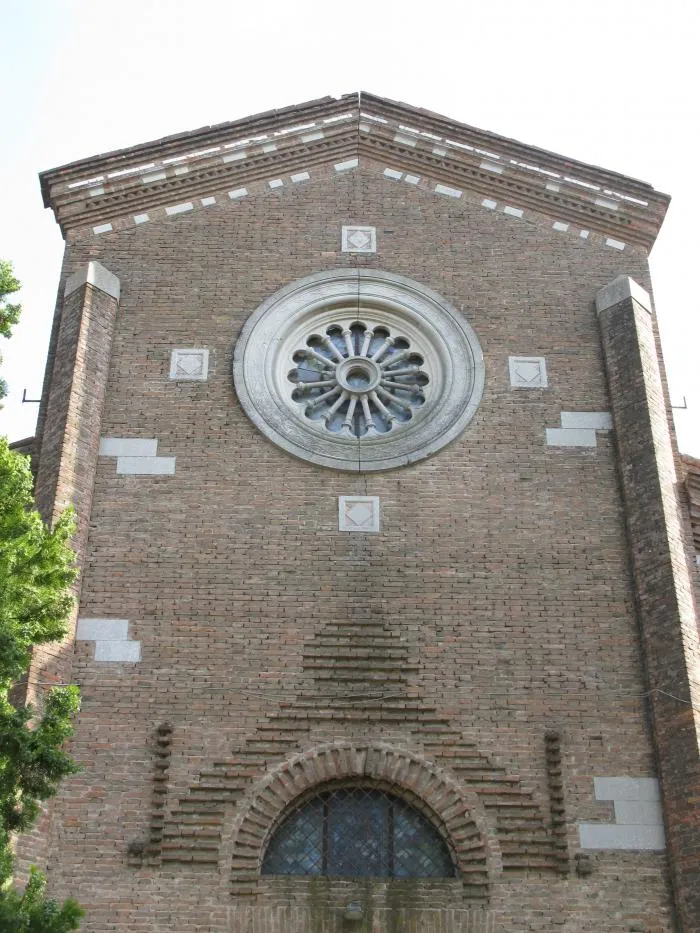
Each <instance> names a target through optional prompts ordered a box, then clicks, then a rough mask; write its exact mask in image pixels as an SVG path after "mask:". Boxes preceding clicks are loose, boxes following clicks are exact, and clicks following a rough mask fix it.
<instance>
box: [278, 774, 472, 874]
mask: <svg viewBox="0 0 700 933" xmlns="http://www.w3.org/2000/svg"><path fill="white" fill-rule="evenodd" d="M262 874H263V875H325V876H333V877H345V878H453V877H454V875H455V869H454V865H453V862H452V858H451V856H450V852H449V850H448V848H447V845H446V844H445V842H444V840H443V839H442V837H441V835H440V834H439V832H438V831H437V829H436V828H435V827H434V826H433V825H432V823H431V822H430V821H429V820H428V819H427V818H426V817H425V816H424V815H423V814H422V813H420V812H419V811H418V810H416V809H415V808H414V807H412V806H410V805H409V804H408V803H406V802H405V801H404V800H401V798H399V797H397V796H395V795H394V794H390V793H387V792H386V791H383V790H378V789H377V788H374V787H361V786H360V787H357V786H353V787H340V788H337V789H333V790H326V791H322V792H320V793H316V794H315V795H314V796H312V797H310V798H309V797H307V798H306V799H305V800H304V801H303V802H302V803H301V804H300V805H299V806H297V807H295V808H294V810H293V811H292V812H291V813H290V814H288V815H287V817H286V818H285V819H284V820H283V821H282V823H281V824H280V825H279V827H278V828H277V830H276V831H275V832H274V834H273V836H272V839H271V841H270V844H269V846H268V848H267V851H266V853H265V857H264V859H263V863H262Z"/></svg>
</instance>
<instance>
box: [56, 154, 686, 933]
mask: <svg viewBox="0 0 700 933" xmlns="http://www.w3.org/2000/svg"><path fill="white" fill-rule="evenodd" d="M347 223H358V224H367V225H374V226H376V228H377V239H378V251H377V254H376V255H371V256H351V255H348V254H342V253H340V251H339V250H340V228H341V225H342V224H347ZM96 250H99V255H98V256H97V258H99V260H100V262H102V263H103V264H104V265H105V266H106V267H107V268H108V269H109V270H110V271H111V272H113V273H114V274H116V275H117V276H118V277H119V279H120V281H121V286H122V297H121V304H120V312H119V316H118V319H117V322H116V328H115V333H114V340H113V346H112V355H111V363H110V371H109V380H108V385H107V396H106V402H105V408H104V417H103V419H102V425H101V429H100V433H101V434H102V435H103V436H115V437H140V438H157V439H158V455H159V456H160V455H163V456H175V457H176V458H177V460H176V463H177V466H176V473H175V475H174V476H156V477H149V476H120V475H116V473H115V461H114V459H112V458H99V459H98V461H97V471H96V475H95V491H94V500H93V506H92V511H91V515H90V528H89V538H88V544H87V552H86V561H85V571H84V576H83V585H82V594H81V607H80V613H81V615H82V616H86V617H113V618H124V619H129V621H130V635H129V637H130V638H133V639H138V640H140V641H141V644H142V660H141V661H140V662H139V663H137V664H133V665H129V664H125V665H106V664H99V663H96V662H95V661H94V660H92V657H93V650H94V649H93V646H92V644H91V643H89V642H78V643H77V644H76V647H75V661H74V665H73V677H74V678H75V679H76V680H77V682H79V683H80V684H81V686H82V691H83V709H82V712H81V715H80V720H79V723H78V729H77V734H76V738H75V741H74V744H73V751H74V754H75V756H76V757H77V759H78V760H79V761H80V762H81V763H82V764H83V765H84V770H83V772H82V773H81V774H80V775H78V776H77V777H75V778H73V779H71V780H70V781H67V782H66V783H65V785H64V787H63V789H62V793H61V797H60V800H59V801H58V805H57V808H56V814H55V818H54V821H53V826H52V836H51V851H52V853H53V854H52V857H51V861H50V869H51V870H50V883H51V889H52V891H53V892H54V893H55V894H56V895H59V896H63V895H67V894H72V895H74V896H76V897H78V899H79V900H80V901H81V902H82V903H83V904H84V905H85V906H86V908H87V911H88V913H87V919H86V921H85V922H84V929H85V930H86V931H89V933H92V931H95V933H97V931H106V930H114V931H117V930H119V931H121V930H124V931H126V930H128V931H130V933H131V931H144V933H165V931H168V933H173V931H174V933H180V931H183V933H184V931H185V930H187V931H191V930H196V931H202V933H219V931H223V930H230V931H234V930H235V931H238V930H239V929H240V930H243V929H245V930H256V931H257V930H258V929H259V930H263V929H264V930H276V929H279V930H280V931H281V930H284V931H285V933H287V931H288V930H296V929H299V930H302V929H304V930H305V929H316V928H318V929H321V928H322V929H336V928H337V929H341V925H340V924H341V921H340V920H339V919H338V918H339V916H340V914H339V913H338V911H339V910H341V908H344V906H345V905H346V903H347V901H348V900H353V899H359V900H363V899H364V901H363V903H366V905H367V909H366V913H365V922H366V924H369V926H366V927H363V929H364V928H368V929H369V928H370V927H371V924H374V925H375V926H374V927H373V928H376V929H382V930H383V929H407V930H408V929H414V928H415V929H418V928H420V929H426V930H428V929H430V930H432V929H435V930H438V929H439V930H443V929H444V930H450V931H452V930H467V929H468V930H474V931H475V933H476V931H477V930H481V929H482V928H483V929H487V928H488V929H494V930H495V929H497V930H499V931H501V930H502V931H508V933H510V931H512V933H520V931H522V930H523V929H528V930H531V931H533V933H534V931H538V933H539V931H543V933H544V931H549V930H552V929H554V928H555V926H556V927H559V926H561V927H563V928H564V929H567V930H571V931H574V930H575V931H577V933H578V931H584V930H596V931H598V930H601V929H602V930H606V931H616V933H617V931H621V933H622V931H629V930H642V929H644V930H649V931H654V933H656V931H659V933H661V931H670V930H671V929H673V923H672V920H671V901H670V887H669V883H668V872H667V864H666V857H665V855H664V854H663V853H658V852H622V851H616V852H590V853H588V855H589V865H590V867H591V868H592V873H591V874H590V875H586V876H579V875H578V874H576V873H575V872H574V871H573V867H572V868H571V869H570V870H569V873H568V874H563V873H562V870H561V869H562V861H561V850H557V849H556V846H553V844H552V835H551V833H550V832H549V828H550V819H551V810H550V799H549V793H550V790H551V787H552V783H551V780H549V781H548V772H547V760H546V757H545V733H546V732H547V730H553V731H554V732H556V733H557V734H558V735H559V740H558V741H559V742H560V748H561V771H562V783H563V799H564V803H565V817H566V827H567V835H566V841H567V843H568V850H569V853H570V855H571V856H574V855H575V854H576V853H577V851H578V848H579V837H578V832H577V828H576V824H577V822H579V821H589V822H595V821H605V820H608V821H609V820H611V819H612V808H611V805H610V804H608V803H601V802H597V801H596V800H595V799H594V795H593V777H594V776H631V777H649V776H654V775H655V765H654V753H653V751H652V745H651V739H650V734H649V730H648V727H647V701H646V697H645V693H646V686H645V681H644V673H643V669H642V663H641V655H640V644H639V635H638V628H637V618H636V614H635V606H634V593H633V585H632V578H631V575H630V570H629V560H630V558H629V554H628V549H627V541H626V531H625V516H624V510H623V504H622V500H621V496H620V489H619V480H618V467H617V461H616V452H615V446H614V439H613V436H612V435H611V434H604V433H601V434H599V435H598V441H597V447H596V448H587V449H583V448H558V447H548V446H547V445H546V443H545V429H546V428H547V427H558V426H559V424H560V413H561V412H562V411H609V410H610V407H611V403H610V399H609V396H608V389H607V383H606V377H605V370H604V363H603V356H602V351H601V341H600V335H599V330H598V322H597V320H596V314H595V310H594V307H593V301H594V299H595V295H596V292H597V291H598V290H599V289H600V288H601V287H602V286H603V285H605V284H607V283H608V282H609V281H610V280H611V279H613V278H614V277H615V276H616V275H618V274H620V273H621V272H623V273H625V274H630V275H632V276H633V277H634V278H635V279H637V280H638V281H639V282H640V283H641V284H642V285H644V286H645V287H647V288H648V287H649V281H648V271H647V264H646V256H645V254H644V252H643V250H641V249H639V248H635V247H629V246H628V247H627V248H626V249H625V251H624V252H619V251H617V250H615V249H611V248H609V247H607V246H605V245H604V238H602V237H598V236H594V235H592V236H591V237H590V238H589V239H588V240H584V239H581V238H579V237H578V236H577V235H576V233H575V232H569V233H559V232H556V231H553V230H552V221H551V219H548V218H545V217H540V216H538V215H535V214H534V213H531V212H528V213H527V214H526V216H525V217H524V218H523V219H517V218H514V217H509V216H506V215H504V214H502V213H494V212H490V211H488V210H486V209H485V208H483V207H482V206H481V205H480V203H479V199H476V198H470V197H467V196H465V197H463V198H462V199H460V200H455V199H449V198H441V197H439V196H436V195H435V194H433V193H431V192H429V191H426V190H421V189H416V188H411V187H410V186H408V185H400V184H398V183H396V182H392V181H390V180H388V179H386V178H383V177H381V174H380V170H378V169H377V168H376V167H374V166H371V165H368V166H367V167H366V168H363V169H362V170H356V171H354V172H349V173H346V174H343V175H341V174H336V173H334V172H333V170H332V168H329V170H328V171H327V172H325V173H322V172H320V171H317V172H315V173H314V181H312V182H311V183H310V184H308V185H298V186H295V187H294V188H291V187H290V186H285V187H284V188H282V189H278V190H275V191H270V192H269V193H268V194H266V195H258V196H250V197H248V198H246V199H243V200H242V201H239V202H236V203H230V202H228V200H227V199H226V198H225V196H224V197H223V198H219V203H218V204H217V205H216V206H213V207H210V208H207V209H206V211H205V210H198V211H194V212H192V213H190V214H186V215H183V216H178V217H173V218H170V219H168V220H165V221H160V222H157V223H147V224H143V225H141V226H134V227H133V229H129V230H128V231H125V232H118V233H111V234H110V233H108V234H103V235H102V236H101V237H99V238H90V239H87V240H79V241H76V242H72V243H70V244H69V247H68V254H67V261H66V274H70V273H71V272H72V271H74V270H76V269H78V268H80V267H81V266H82V265H83V264H84V263H85V262H86V261H87V260H88V259H89V258H94V257H95V253H96ZM355 264H357V265H360V266H362V267H373V268H379V269H383V270H386V271H389V272H394V273H398V274H401V275H406V276H409V277H410V278H413V279H417V280H418V281H420V282H422V283H424V284H426V285H428V286H430V287H432V288H434V289H436V290H437V291H438V292H440V293H441V294H442V295H443V296H444V297H445V298H446V299H448V300H449V301H450V302H452V303H453V304H454V305H455V306H456V307H457V308H458V309H460V310H462V311H463V312H464V314H465V315H466V317H467V319H468V320H469V322H470V323H471V325H472V326H473V327H474V329H475V331H476V333H477V335H478V337H479V339H480V341H481V344H482V347H483V350H484V355H485V361H486V387H485V392H484V397H483V401H482V403H481V406H480V408H479V411H478V413H477V415H476V417H475V419H474V421H473V422H472V424H471V425H470V427H469V428H468V429H467V430H466V432H465V433H464V434H463V436H462V437H461V438H459V439H458V440H457V441H456V442H455V443H453V444H452V445H450V446H449V447H447V448H445V449H444V450H442V451H441V452H439V453H438V454H437V455H436V456H434V457H433V458H431V459H429V460H427V461H425V462H422V463H420V464H417V465H415V466H411V467H408V468H405V469H399V470H394V471H389V472H386V473H378V474H375V475H349V474H345V473H340V472H335V471H331V470H327V469H323V468H320V467H316V466H313V465H310V464H308V463H304V462H301V461H298V460H295V459H293V458H291V457H290V456H289V455H287V454H285V453H284V452H283V451H281V450H280V449H278V448H277V447H275V446H274V445H273V444H271V443H270V442H269V441H267V440H266V439H265V438H264V437H263V436H262V435H261V434H260V433H259V432H258V431H257V429H256V428H255V427H254V426H253V425H252V423H251V422H250V421H249V420H248V418H247V416H246V415H245V414H244V412H243V411H242V409H241V407H240V405H239V403H238V402H237V399H236V396H235V393H234V390H233V384H232V378H231V363H232V348H233V345H234V342H235V340H236V337H237V335H238V333H239V332H240V329H241V327H242V325H243V323H244V321H245V320H246V318H247V316H248V315H249V314H250V313H251V312H252V311H253V310H254V309H255V308H256V307H257V306H258V305H259V304H260V303H261V302H262V301H263V300H264V299H265V298H266V297H267V296H269V295H270V294H271V293H272V292H274V291H275V290H276V289H277V288H279V287H281V286H282V285H285V284H286V283H288V282H290V281H292V280H294V279H297V278H300V277H302V276H306V275H309V274H311V273H313V272H317V271H320V270H322V269H332V268H337V267H344V266H352V265H355ZM188 346H190V347H207V348H209V350H210V366H209V378H208V380H207V381H206V382H203V383H175V382H171V381H170V380H169V379H168V369H169V360H170V351H171V349H172V348H175V347H188ZM510 354H513V355H524V356H544V357H545V358H546V361H547V369H548V374H549V381H550V388H548V389H546V390H534V391H514V390H512V389H511V388H510V385H509V378H508V356H509V355H510ZM88 415H89V413H88V412H87V411H86V412H85V416H86V417H87V416H88ZM364 494H369V495H377V496H379V497H380V499H381V508H382V530H381V533H380V534H378V535H356V534H347V533H339V532H338V531H337V497H338V496H339V495H364ZM83 520H85V518H84V517H83ZM390 648H391V649H392V650H389V649H390ZM341 662H343V663H341ZM341 670H342V671H344V672H346V673H347V671H348V670H350V671H354V672H355V676H356V677H359V678H360V679H362V677H364V679H365V680H366V682H367V683H368V684H369V685H370V686H371V688H372V692H373V697H372V698H371V700H368V701H366V702H364V703H357V701H355V700H352V699H351V698H350V699H349V698H348V691H346V690H344V688H343V684H342V682H341V680H340V677H341V674H340V671H341ZM358 672H359V673H358ZM376 687H379V689H378V690H377V689H375V688H376ZM164 722H168V723H170V724H171V725H172V730H173V731H172V738H171V742H170V744H169V745H168V757H167V761H166V767H161V766H160V765H159V764H158V762H160V763H161V764H162V763H163V761H164V759H163V758H162V757H159V756H158V755H156V749H157V745H156V744H155V743H156V737H155V734H154V730H155V728H156V727H157V726H158V725H159V724H161V723H164ZM339 742H340V743H349V744H351V745H353V746H354V747H357V748H359V749H363V748H367V747H369V746H371V745H375V744H377V743H380V744H383V745H386V746H389V747H390V748H395V749H401V750H403V752H404V753H405V754H407V755H409V756H413V757H414V758H415V759H416V760H419V761H421V762H425V764H426V767H427V768H433V769H437V770H438V771H439V772H440V773H441V774H443V773H444V774H445V775H446V776H447V778H449V781H450V782H454V783H455V784H456V785H457V786H459V787H460V788H462V791H463V793H464V794H465V795H467V797H468V799H469V800H470V801H471V806H472V815H473V817H474V821H475V824H476V825H477V826H478V827H480V830H479V831H480V841H479V845H481V846H482V848H483V853H484V854H483V863H480V867H479V871H480V872H481V871H484V870H485V871H486V874H487V877H488V885H487V896H486V900H484V898H483V889H482V888H480V889H479V892H480V893H479V896H478V898H477V896H476V893H475V892H474V891H473V890H472V889H471V887H470V886H469V885H457V886H455V885H454V884H453V883H441V885H437V884H434V883H423V884H418V883H416V884H414V885H412V886H411V889H410V892H409V891H407V890H406V886H404V887H403V888H402V887H401V886H398V887H397V886H396V885H391V884H385V883H379V882H377V883H374V884H365V883H357V884H356V883H352V882H348V883H340V882H327V883H326V882H309V881H308V880H307V879H290V880H287V881H280V880H275V879H269V878H268V879H265V880H264V882H258V881H256V880H255V878H254V877H252V876H251V872H250V865H251V864H255V858H259V852H258V849H259V848H260V845H261V843H260V841H259V840H258V842H257V843H255V845H253V844H252V843H251V847H252V848H251V852H252V854H251V852H249V853H248V854H249V855H250V857H251V859H252V862H250V861H249V863H247V867H246V866H242V865H240V863H238V862H235V861H234V856H235V854H236V852H237V851H239V849H237V848H236V847H237V846H238V847H239V848H240V843H241V840H240V839H239V838H238V835H237V834H238V829H239V823H240V822H241V820H242V815H243V813H244V812H247V809H246V808H248V807H250V806H251V805H252V802H253V801H254V800H256V799H258V798H257V795H259V793H260V791H261V789H262V787H263V785H264V783H265V779H266V775H267V774H269V772H270V770H271V769H273V768H275V767H282V766H283V764H284V762H285V761H287V760H288V759H290V758H292V757H293V756H294V755H296V754H298V753H300V752H307V751H308V752H309V753H311V752H312V750H314V749H317V748H318V747H319V746H325V745H328V744H329V743H339ZM154 777H158V778H159V779H160V778H165V780H159V781H156V782H155V783H154ZM550 778H551V775H550ZM399 784H400V785H401V786H404V784H402V783H401V781H400V780H399ZM156 785H158V786H159V787H160V788H162V789H165V791H166V793H165V794H164V795H163V794H161V793H160V791H159V792H158V793H157V794H155V793H154V787H155V786H156ZM417 792H418V793H419V795H420V787H419V788H418V791H417ZM163 797H164V799H165V802H164V804H163V805H162V806H159V803H158V801H159V800H161V799H162V798H163ZM513 805H515V806H513ZM433 811H434V816H435V819H436V820H437V821H438V823H439V824H440V825H447V817H446V815H445V813H444V812H442V811H441V809H440V805H438V804H436V805H435V807H433ZM513 813H517V815H516V817H515V818H513V816H512V814H513ZM509 814H510V815H509ZM272 819H273V817H272V816H270V817H269V820H270V821H271V820H272ZM440 821H442V822H440ZM271 825H272V823H269V825H267V824H266V828H265V829H264V832H263V833H262V837H261V838H262V839H263V840H264V839H265V838H266V833H269V831H270V828H271ZM132 842H136V843H137V844H138V845H137V847H136V848H135V849H132V854H131V855H128V853H127V848H128V846H129V844H130V843H132ZM141 845H143V846H145V849H141V848H139V846H141ZM256 845H257V846H258V849H256V848H255V846H256ZM262 845H264V841H263V843H262ZM256 852H257V854H256ZM574 864H575V862H574V860H573V858H572V860H571V866H573V865H574ZM232 866H233V867H232ZM564 867H566V866H564ZM253 874H254V872H253ZM251 878H252V880H251ZM279 905H281V906H280V911H282V910H284V911H286V912H280V911H278V912H277V913H275V910H277V907H278V906H279ZM284 905H287V906H289V905H293V906H294V910H292V908H291V906H289V910H287V907H285V906H284ZM484 905H486V906H484ZM273 908H274V910H273ZM427 908H431V909H433V912H432V913H430V914H429V916H428V914H426V913H425V910H426V909H427ZM334 910H335V912H334ZM420 910H423V911H424V912H423V913H419V911H420ZM294 911H296V913H295V912H294ZM401 911H404V913H401ZM367 918H371V919H367ZM409 923H413V924H414V926H409V925H408V924H409ZM415 924H419V926H415ZM470 924H471V925H470Z"/></svg>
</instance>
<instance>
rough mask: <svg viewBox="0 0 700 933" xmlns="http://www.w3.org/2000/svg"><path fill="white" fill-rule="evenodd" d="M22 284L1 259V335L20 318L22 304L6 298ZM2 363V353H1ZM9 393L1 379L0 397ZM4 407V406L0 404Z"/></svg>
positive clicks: (7, 335) (0, 360)
mask: <svg viewBox="0 0 700 933" xmlns="http://www.w3.org/2000/svg"><path fill="white" fill-rule="evenodd" d="M19 288H20V284H19V282H18V281H17V279H16V278H15V277H14V275H13V274H12V264H11V263H9V262H7V260H5V259H0V337H9V336H10V335H11V333H12V328H13V327H14V326H15V324H16V323H17V321H18V320H19V315H20V311H21V310H22V306H21V305H15V304H10V303H9V302H8V301H7V300H6V299H7V296H8V295H12V294H14V292H17V291H19ZM0 363H2V354H0ZM6 395H7V384H6V383H5V381H4V380H3V379H0V399H2V398H5V396H6ZM0 407H2V406H0Z"/></svg>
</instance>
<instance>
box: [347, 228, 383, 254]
mask: <svg viewBox="0 0 700 933" xmlns="http://www.w3.org/2000/svg"><path fill="white" fill-rule="evenodd" d="M341 252H343V253H376V252H377V230H376V228H375V227H351V226H347V227H343V228H342V235H341Z"/></svg>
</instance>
